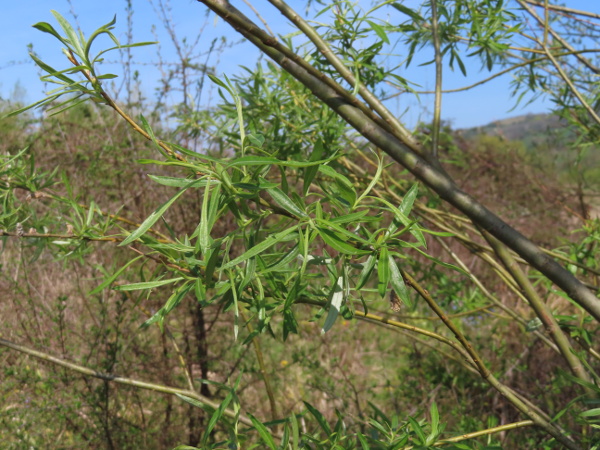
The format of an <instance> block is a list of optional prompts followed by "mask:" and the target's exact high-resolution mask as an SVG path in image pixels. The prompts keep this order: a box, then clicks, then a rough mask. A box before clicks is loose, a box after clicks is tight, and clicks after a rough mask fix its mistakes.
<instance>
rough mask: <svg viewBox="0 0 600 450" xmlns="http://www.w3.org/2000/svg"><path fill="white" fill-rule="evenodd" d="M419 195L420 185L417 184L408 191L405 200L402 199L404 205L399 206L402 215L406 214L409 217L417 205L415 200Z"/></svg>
mask: <svg viewBox="0 0 600 450" xmlns="http://www.w3.org/2000/svg"><path fill="white" fill-rule="evenodd" d="M418 193H419V183H415V184H413V185H412V186H411V188H410V189H409V190H408V192H407V193H406V194H405V195H404V198H403V199H402V203H400V206H398V210H399V211H400V212H401V213H402V214H404V215H405V216H406V217H408V215H409V214H410V212H411V211H412V207H413V205H414V203H415V199H416V198H417V195H418Z"/></svg>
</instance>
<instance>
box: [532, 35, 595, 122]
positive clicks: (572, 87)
mask: <svg viewBox="0 0 600 450" xmlns="http://www.w3.org/2000/svg"><path fill="white" fill-rule="evenodd" d="M544 50H545V51H546V55H548V59H550V61H551V62H552V65H553V66H554V68H555V69H556V70H557V72H558V74H559V75H560V77H561V78H562V79H563V81H564V82H565V84H566V85H567V86H568V87H569V89H570V90H571V92H573V95H575V97H576V98H577V100H579V103H581V106H583V107H584V108H585V110H586V111H587V112H588V114H589V115H590V116H591V117H592V119H594V121H595V122H596V123H597V124H598V125H600V117H599V116H598V114H596V111H594V108H592V107H591V106H590V104H589V103H588V102H587V101H586V100H585V98H583V95H582V94H581V92H579V89H577V86H575V83H573V81H572V80H571V78H570V77H569V75H567V73H566V72H565V71H564V70H563V68H562V67H560V64H559V63H558V61H557V59H556V58H555V57H554V56H553V55H552V53H551V52H550V50H549V49H548V47H544ZM599 73H600V71H599Z"/></svg>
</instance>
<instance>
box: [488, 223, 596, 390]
mask: <svg viewBox="0 0 600 450" xmlns="http://www.w3.org/2000/svg"><path fill="white" fill-rule="evenodd" d="M482 235H483V237H484V238H485V239H486V240H487V241H488V242H489V243H490V245H491V246H492V248H493V249H494V251H495V252H496V254H497V255H498V258H500V261H502V264H504V267H506V269H507V270H508V271H509V272H510V274H511V276H512V277H513V279H514V280H515V281H516V282H517V284H518V285H519V286H520V287H521V289H522V290H523V293H524V294H525V296H526V297H527V300H528V303H529V305H530V306H531V308H532V309H533V310H534V311H535V313H536V315H537V316H538V318H539V319H540V320H541V321H542V323H543V324H544V326H545V327H546V329H547V330H548V332H549V333H550V336H552V339H553V340H554V342H555V343H556V346H557V347H558V348H559V350H560V353H561V354H562V357H563V358H564V359H565V361H566V362H567V365H568V366H569V368H570V369H571V372H573V375H575V376H576V377H577V378H579V379H580V380H583V381H586V382H588V383H592V379H591V378H590V376H589V375H588V373H587V371H586V370H585V367H584V366H583V364H582V363H581V361H580V360H579V358H578V357H577V355H576V354H575V351H574V350H573V347H571V344H570V343H569V341H568V339H567V337H566V336H565V334H564V333H563V332H562V330H561V329H560V326H559V324H558V322H557V321H556V318H555V317H554V315H553V314H552V311H550V310H549V308H548V307H547V306H546V304H545V303H544V302H543V301H542V299H541V298H540V296H539V295H538V294H537V292H536V290H535V288H534V287H533V285H532V284H531V282H530V281H529V279H528V278H527V276H526V275H525V273H523V271H522V270H521V268H520V267H519V265H518V264H517V262H516V261H515V260H514V259H513V258H512V257H511V256H510V253H509V252H508V250H507V249H506V247H504V245H502V244H501V243H500V242H498V240H497V239H495V238H494V237H493V236H491V235H490V234H489V233H487V232H485V231H482Z"/></svg>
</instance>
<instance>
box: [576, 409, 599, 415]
mask: <svg viewBox="0 0 600 450" xmlns="http://www.w3.org/2000/svg"><path fill="white" fill-rule="evenodd" d="M579 416H581V417H593V416H600V408H594V409H588V410H587V411H584V412H582V413H581V414H579Z"/></svg>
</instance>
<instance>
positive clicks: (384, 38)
mask: <svg viewBox="0 0 600 450" xmlns="http://www.w3.org/2000/svg"><path fill="white" fill-rule="evenodd" d="M367 23H368V24H369V25H371V29H372V30H373V31H374V32H375V33H376V34H377V36H379V37H380V39H381V40H382V41H383V42H385V43H386V44H389V43H390V40H389V38H388V36H387V33H386V31H385V29H384V28H383V27H382V26H381V25H378V24H376V23H375V22H372V21H370V20H367Z"/></svg>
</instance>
